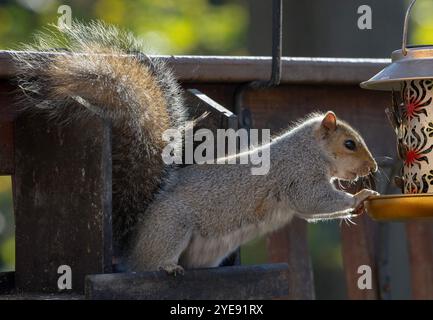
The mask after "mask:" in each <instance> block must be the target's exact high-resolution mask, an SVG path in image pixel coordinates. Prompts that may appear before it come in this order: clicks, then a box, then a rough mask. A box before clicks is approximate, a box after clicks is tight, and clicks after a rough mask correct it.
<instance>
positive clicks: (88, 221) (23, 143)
mask: <svg viewBox="0 0 433 320" xmlns="http://www.w3.org/2000/svg"><path fill="white" fill-rule="evenodd" d="M15 147H16V153H15V161H16V170H15V175H14V177H13V186H14V205H15V221H16V286H17V289H18V291H19V292H35V291H37V292H57V291H58V286H57V281H58V277H59V276H60V275H59V274H58V273H57V271H58V267H59V266H60V265H68V266H70V267H71V269H72V290H73V291H75V292H81V291H82V290H83V289H84V276H85V275H87V274H90V273H102V272H111V259H112V253H111V246H112V243H111V129H110V125H109V124H108V123H107V122H105V121H102V120H101V119H99V118H96V117H94V118H93V117H92V118H90V119H88V122H86V121H83V122H72V123H71V124H69V125H67V126H65V125H63V126H61V125H59V124H57V123H55V122H53V121H47V119H46V118H45V117H43V116H41V115H33V116H22V117H19V118H18V119H17V120H16V126H15Z"/></svg>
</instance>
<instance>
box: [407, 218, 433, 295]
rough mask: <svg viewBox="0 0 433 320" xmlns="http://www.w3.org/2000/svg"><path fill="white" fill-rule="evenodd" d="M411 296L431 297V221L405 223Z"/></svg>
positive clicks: (432, 265) (432, 242) (432, 270)
mask: <svg viewBox="0 0 433 320" xmlns="http://www.w3.org/2000/svg"><path fill="white" fill-rule="evenodd" d="M406 234H407V242H408V250H409V261H410V273H411V288H412V298H413V299H417V300H421V299H422V300H426V299H429V300H432V299H433V221H410V222H407V223H406Z"/></svg>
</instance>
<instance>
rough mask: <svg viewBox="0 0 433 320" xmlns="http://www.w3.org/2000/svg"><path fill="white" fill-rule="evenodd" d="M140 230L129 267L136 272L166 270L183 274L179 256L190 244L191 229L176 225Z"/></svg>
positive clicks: (170, 272)
mask: <svg viewBox="0 0 433 320" xmlns="http://www.w3.org/2000/svg"><path fill="white" fill-rule="evenodd" d="M146 229H148V228H144V230H140V233H139V235H138V238H137V241H136V243H135V245H134V247H133V249H132V252H131V254H130V257H129V259H128V260H129V263H128V265H129V269H130V270H131V271H135V272H141V271H156V270H164V271H166V272H167V273H169V274H174V275H176V274H183V271H184V270H183V267H182V266H181V265H179V257H180V256H181V254H182V252H183V251H184V250H185V249H186V247H187V246H188V244H189V242H190V239H191V231H190V230H188V229H185V228H179V226H176V227H174V228H170V227H169V226H166V227H165V228H161V230H155V229H158V227H157V226H155V225H153V228H150V229H152V230H150V229H149V230H146Z"/></svg>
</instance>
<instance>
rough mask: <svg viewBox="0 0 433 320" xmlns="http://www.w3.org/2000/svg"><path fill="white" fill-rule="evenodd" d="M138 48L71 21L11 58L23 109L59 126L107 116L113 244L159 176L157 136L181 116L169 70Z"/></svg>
mask: <svg viewBox="0 0 433 320" xmlns="http://www.w3.org/2000/svg"><path fill="white" fill-rule="evenodd" d="M58 48H61V49H58ZM142 49H143V48H142V45H141V44H140V42H139V41H137V40H136V39H135V38H134V37H133V36H132V35H131V34H130V33H128V32H125V31H121V30H119V29H117V28H115V27H113V26H107V25H105V24H103V23H101V22H90V23H88V24H82V23H79V22H77V21H74V22H73V24H72V27H66V28H64V29H62V30H61V32H50V31H47V32H42V33H39V34H37V36H36V38H35V42H34V44H32V45H27V46H26V47H25V48H24V50H23V51H20V52H17V53H15V54H14V60H15V63H16V68H17V77H18V83H19V86H20V87H21V89H22V90H23V93H24V94H23V95H21V97H22V100H24V101H23V103H22V104H21V105H24V106H25V108H26V109H31V110H30V111H33V110H44V111H45V112H46V113H47V114H48V115H49V116H51V117H53V118H56V119H60V120H61V121H64V122H68V121H71V120H75V119H76V118H82V117H86V116H87V115H89V114H98V115H100V116H101V117H104V118H108V119H111V121H112V126H113V146H112V148H113V227H114V236H115V241H117V242H122V241H123V238H124V237H125V236H126V235H128V233H129V231H130V229H131V227H132V226H133V225H134V223H135V221H136V219H137V217H138V216H139V214H141V212H142V211H144V209H145V208H146V206H147V204H148V203H149V201H150V199H151V198H152V195H153V194H154V193H155V191H156V189H157V188H158V186H159V185H160V184H161V181H162V180H163V179H164V176H165V174H166V171H167V168H166V166H164V164H163V162H162V159H161V151H162V149H163V148H164V146H165V142H164V141H163V140H162V133H163V132H164V130H166V129H168V128H178V127H179V126H180V125H181V123H182V122H183V120H184V116H185V114H184V113H185V111H184V107H183V101H182V98H181V92H180V89H179V86H178V84H177V82H176V81H175V80H174V77H173V75H172V73H171V71H170V70H169V69H168V68H167V67H166V66H165V65H164V64H163V63H162V62H161V61H159V60H157V59H155V58H149V57H147V56H145V55H144V54H142V53H140V52H142ZM40 52H45V53H44V54H41V53H40Z"/></svg>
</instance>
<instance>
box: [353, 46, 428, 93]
mask: <svg viewBox="0 0 433 320" xmlns="http://www.w3.org/2000/svg"><path fill="white" fill-rule="evenodd" d="M391 58H392V63H391V64H390V65H389V66H387V67H386V68H385V69H383V70H382V71H380V72H379V73H378V74H376V75H375V76H374V77H372V78H371V79H370V80H368V81H364V82H362V83H361V88H364V89H372V90H387V91H391V90H395V91H399V90H400V89H401V83H402V81H407V80H417V79H429V78H430V79H433V46H411V47H407V48H406V55H405V54H403V50H402V49H400V50H396V51H394V52H393V53H392V56H391Z"/></svg>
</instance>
